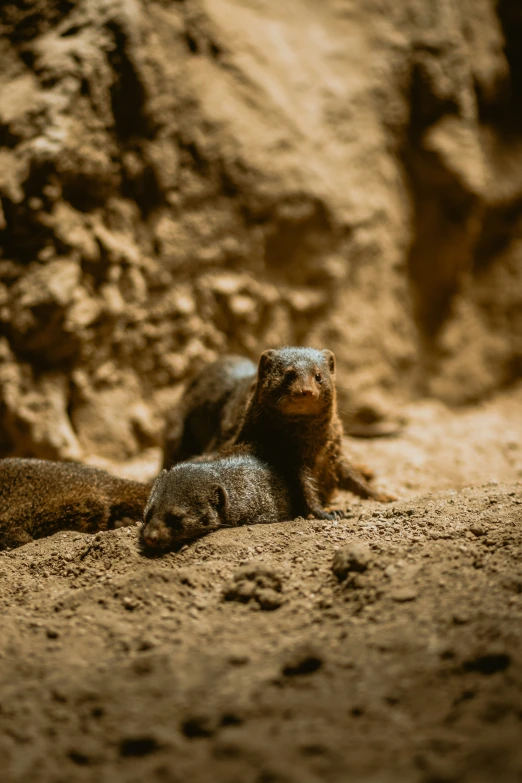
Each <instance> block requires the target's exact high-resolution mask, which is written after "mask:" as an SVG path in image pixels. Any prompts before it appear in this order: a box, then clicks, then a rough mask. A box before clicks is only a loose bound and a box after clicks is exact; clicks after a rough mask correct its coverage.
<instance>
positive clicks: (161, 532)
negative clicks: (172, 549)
mask: <svg viewBox="0 0 522 783" xmlns="http://www.w3.org/2000/svg"><path fill="white" fill-rule="evenodd" d="M141 537H142V539H143V542H144V543H145V544H146V545H147V546H150V547H161V546H165V544H166V543H167V541H168V535H167V531H166V530H165V527H164V525H162V524H158V523H156V522H149V523H148V524H146V525H145V527H144V528H143V530H142V533H141Z"/></svg>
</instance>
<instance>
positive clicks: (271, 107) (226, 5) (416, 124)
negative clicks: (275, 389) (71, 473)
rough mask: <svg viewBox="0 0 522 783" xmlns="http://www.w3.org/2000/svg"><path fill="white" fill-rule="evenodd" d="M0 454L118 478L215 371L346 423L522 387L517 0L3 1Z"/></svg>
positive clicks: (520, 27)
mask: <svg viewBox="0 0 522 783" xmlns="http://www.w3.org/2000/svg"><path fill="white" fill-rule="evenodd" d="M0 25H1V38H0V68H1V72H2V76H3V78H2V81H1V83H0V434H1V439H0V440H1V443H0V451H1V453H2V454H3V455H7V454H22V455H28V456H39V457H51V458H52V457H54V458H70V459H85V458H87V457H89V456H90V455H93V454H95V455H99V456H101V457H104V458H107V459H111V460H116V461H118V460H125V459H127V458H130V457H133V456H134V455H136V454H138V453H139V452H140V451H142V450H143V449H144V448H146V447H147V446H150V445H155V444H157V443H158V442H159V440H160V436H161V427H162V420H163V414H164V412H165V410H166V409H167V408H168V407H169V406H170V405H171V404H172V403H173V401H174V400H175V399H176V395H177V394H178V393H179V389H180V384H181V382H182V381H183V380H184V379H185V378H186V377H187V375H188V374H189V373H190V372H191V371H192V370H193V369H195V368H197V367H198V366H200V364H201V363H202V362H203V361H205V360H207V359H210V358H213V357H214V356H215V355H217V354H218V353H219V352H220V351H223V350H233V351H240V352H244V353H247V354H250V355H252V356H253V357H255V356H256V355H257V353H258V352H259V351H260V350H262V349H264V348H265V347H267V346H269V345H278V344H283V343H302V344H304V343H308V344H314V345H318V346H328V347H330V348H332V349H333V350H335V351H336V353H337V356H338V361H339V386H340V392H341V407H342V410H343V412H344V415H345V417H346V419H347V420H349V419H350V416H351V415H352V414H353V411H354V410H356V409H357V407H358V406H359V407H361V405H363V404H364V403H365V401H368V400H371V401H372V405H373V406H374V407H375V406H377V407H379V404H381V403H383V404H385V405H386V404H388V402H389V401H397V400H401V399H405V398H408V397H411V396H413V395H419V394H433V395H436V396H439V397H441V398H442V399H445V400H446V401H449V402H452V403H462V402H468V401H472V400H476V399H480V398H482V397H484V396H486V395H487V394H489V393H490V392H491V391H492V390H494V389H495V388H498V387H499V386H503V385H506V384H508V383H510V382H511V381H512V380H513V379H514V378H515V377H517V375H520V374H521V371H522V208H521V207H522V114H521V111H520V108H519V106H520V99H521V98H522V60H521V56H520V51H521V50H522V49H521V47H522V13H521V12H520V11H519V7H518V4H517V2H516V1H515V0H512V1H511V2H509V1H508V0H501V1H500V2H498V3H495V2H493V0H459V2H457V3H455V2H449V0H436V2H433V1H429V0H404V2H401V3H397V2H394V0H368V2H365V3H364V4H361V3H359V2H355V1H354V2H351V1H350V0H323V2H321V3H318V2H314V0H287V2H285V3H280V2H279V3H277V2H275V0H185V1H184V2H183V1H182V0H177V1H176V0H155V1H153V2H144V0H142V2H139V0H78V2H72V0H35V1H30V0H25V2H8V1H7V2H4V3H2V4H1V6H0Z"/></svg>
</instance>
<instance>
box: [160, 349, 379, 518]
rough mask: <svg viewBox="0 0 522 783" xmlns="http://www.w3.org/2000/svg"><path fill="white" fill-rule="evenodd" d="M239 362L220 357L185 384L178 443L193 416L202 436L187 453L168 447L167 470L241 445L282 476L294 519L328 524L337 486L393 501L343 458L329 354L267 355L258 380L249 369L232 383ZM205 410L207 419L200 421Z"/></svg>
mask: <svg viewBox="0 0 522 783" xmlns="http://www.w3.org/2000/svg"><path fill="white" fill-rule="evenodd" d="M240 361H241V360H240V359H239V357H223V358H222V359H219V360H218V361H217V362H214V363H213V364H211V365H209V366H207V367H206V368H203V370H202V371H201V372H200V373H199V374H198V376H197V377H196V378H195V379H194V381H193V382H192V384H191V385H190V386H189V388H188V389H187V392H186V393H185V397H184V402H183V403H182V406H181V410H180V411H178V416H179V418H178V422H179V424H178V428H179V429H178V431H179V432H180V433H182V435H181V436H180V437H179V438H178V443H179V442H186V441H187V440H189V438H188V436H187V433H190V434H192V433H193V430H194V427H193V424H192V417H193V418H194V420H196V421H199V422H205V424H204V437H200V438H199V440H197V439H196V438H195V437H193V436H191V438H190V450H189V449H177V450H176V449H168V448H167V449H166V458H165V464H166V465H168V464H172V462H173V461H176V458H177V459H183V458H186V457H187V456H192V455H195V454H198V453H199V454H202V453H204V452H209V451H213V450H216V449H219V448H222V449H223V448H224V449H225V453H226V449H227V446H228V447H230V446H233V445H235V444H242V445H243V448H246V449H247V450H248V451H250V453H253V454H255V455H256V456H259V457H260V458H261V459H262V460H264V461H266V462H267V463H269V464H270V465H273V466H274V467H275V468H276V469H277V470H278V471H279V472H280V473H281V475H283V476H284V478H285V480H286V481H287V483H288V486H289V488H290V491H291V492H292V497H293V502H294V505H295V507H296V508H297V509H298V513H301V514H313V515H314V516H318V517H321V518H325V519H331V518H332V514H329V513H328V512H326V511H325V510H324V508H323V506H324V505H325V504H327V503H328V502H329V501H330V500H331V499H332V497H333V495H334V493H335V491H336V489H337V488H341V489H349V490H351V491H352V492H355V493H356V494H358V495H360V496H361V497H367V498H368V497H371V498H375V499H377V500H381V501H387V500H390V499H392V497H391V496H387V495H385V494H384V493H381V492H378V491H377V490H375V489H374V488H373V487H372V486H371V485H370V484H368V482H367V481H366V480H365V479H364V477H363V476H362V475H361V474H360V473H359V472H358V471H357V469H356V468H355V467H354V466H352V465H350V463H349V462H348V461H347V460H346V459H345V458H344V457H343V454H342V435H343V427H342V423H341V420H340V418H339V415H338V412H337V399H336V389H335V357H334V354H333V353H332V352H331V351H328V350H323V351H319V350H316V349H313V348H280V349H272V350H268V351H265V352H264V353H263V354H262V356H261V358H260V361H259V365H258V370H257V374H256V373H255V371H254V370H252V369H250V371H248V367H249V365H248V364H247V365H243V374H242V376H241V378H240V379H237V378H236V377H234V368H235V366H236V364H235V363H238V362H240ZM252 366H253V365H252ZM211 406H212V407H211ZM210 407H211V409H212V421H210V417H207V418H206V419H205V417H204V413H205V411H206V410H208V409H209V408H210ZM227 436H228V441H227ZM184 439H185V440H184ZM189 451H190V453H188V452H189Z"/></svg>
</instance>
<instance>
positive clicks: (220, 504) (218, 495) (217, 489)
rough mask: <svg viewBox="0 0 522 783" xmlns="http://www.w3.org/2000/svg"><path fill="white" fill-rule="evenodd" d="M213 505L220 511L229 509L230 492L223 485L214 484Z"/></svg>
mask: <svg viewBox="0 0 522 783" xmlns="http://www.w3.org/2000/svg"><path fill="white" fill-rule="evenodd" d="M211 503H212V505H213V506H214V507H215V508H216V509H217V510H218V511H226V510H227V509H228V492H227V491H226V489H225V487H224V486H223V485H222V484H214V486H213V487H212V495H211Z"/></svg>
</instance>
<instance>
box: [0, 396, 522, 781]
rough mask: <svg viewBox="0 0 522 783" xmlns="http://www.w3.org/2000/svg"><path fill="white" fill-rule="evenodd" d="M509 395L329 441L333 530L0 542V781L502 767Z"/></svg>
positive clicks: (421, 777)
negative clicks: (364, 471)
mask: <svg viewBox="0 0 522 783" xmlns="http://www.w3.org/2000/svg"><path fill="white" fill-rule="evenodd" d="M521 391H522V389H521V388H518V389H513V390H511V391H509V392H506V393H505V394H503V395H502V396H500V397H498V398H497V399H496V400H494V401H492V402H490V403H488V404H485V405H483V406H481V407H480V408H474V409H469V410H465V411H460V412H458V413H455V412H449V411H447V410H446V409H445V408H443V407H442V406H439V405H438V404H434V403H418V404H415V405H412V406H411V407H410V408H409V409H408V410H407V411H406V413H407V415H408V419H409V424H408V426H407V427H406V429H405V431H404V433H402V434H401V436H400V437H397V438H394V439H389V440H385V439H383V440H375V441H367V442H364V441H351V442H350V443H349V444H347V448H348V449H349V451H350V452H351V453H352V454H354V456H355V457H356V458H357V459H361V460H362V459H364V460H365V461H367V462H368V464H370V465H371V466H372V467H375V468H376V469H377V471H378V479H377V480H378V481H379V483H380V484H382V485H383V486H386V487H387V488H390V489H391V488H395V489H396V491H397V494H399V495H400V496H401V499H400V500H398V501H397V502H395V503H393V504H391V505H389V506H380V505H378V504H375V503H373V502H366V501H360V500H357V499H354V498H352V497H351V496H349V495H346V496H343V497H342V498H340V504H345V505H346V504H347V505H348V506H349V508H350V509H351V512H352V514H351V516H350V518H349V519H347V520H345V521H343V522H337V523H325V522H319V521H314V520H296V521H293V522H289V523H284V524H278V525H267V526H264V525H260V526H252V527H244V528H240V529H236V530H222V531H219V532H216V533H214V534H211V535H209V536H207V537H206V538H203V539H201V540H199V541H198V542H195V543H193V544H191V545H189V546H184V547H183V548H181V549H180V551H177V552H172V553H169V554H167V555H165V556H163V557H157V558H149V557H145V556H144V555H143V554H142V553H141V552H140V550H139V546H138V530H137V529H136V528H125V529H120V530H117V531H113V532H107V533H98V534H96V535H95V536H84V535H81V534H79V533H73V532H70V533H69V532H68V533H59V534H57V535H55V536H53V537H51V538H48V539H44V540H40V541H36V542H33V543H31V544H29V545H27V546H25V547H22V548H20V549H18V550H15V551H12V552H6V553H2V554H0V580H1V590H0V607H1V618H0V623H1V629H2V632H1V635H0V759H1V766H2V774H1V778H2V781H5V783H15V781H16V782H17V783H21V781H24V782H25V781H31V783H39V782H40V781H42V783H43V782H44V781H45V783H51V782H52V783H69V782H70V781H94V780H96V781H97V783H109V781H110V783H112V782H113V781H133V782H134V781H135V782H136V783H138V781H140V782H141V781H144V780H147V781H166V782H168V783H170V782H172V783H177V782H178V781H179V783H181V781H212V782H213V781H223V782H226V783H250V782H252V783H286V782H287V781H288V783H290V782H294V781H295V783H315V782H316V781H334V782H337V781H339V783H341V781H342V782H343V783H344V782H345V781H348V780H356V781H361V782H364V783H388V781H397V783H399V781H400V783H409V782H410V781H411V782H412V783H414V782H415V783H451V782H453V781H459V782H460V781H464V782H465V783H482V782H483V781H493V780H494V781H502V783H515V781H520V780H522V748H521V744H520V737H521V736H522V654H521V649H522V644H521V643H522V569H521V567H520V558H521V554H522V483H521V480H522V445H521V444H522V404H521Z"/></svg>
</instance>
